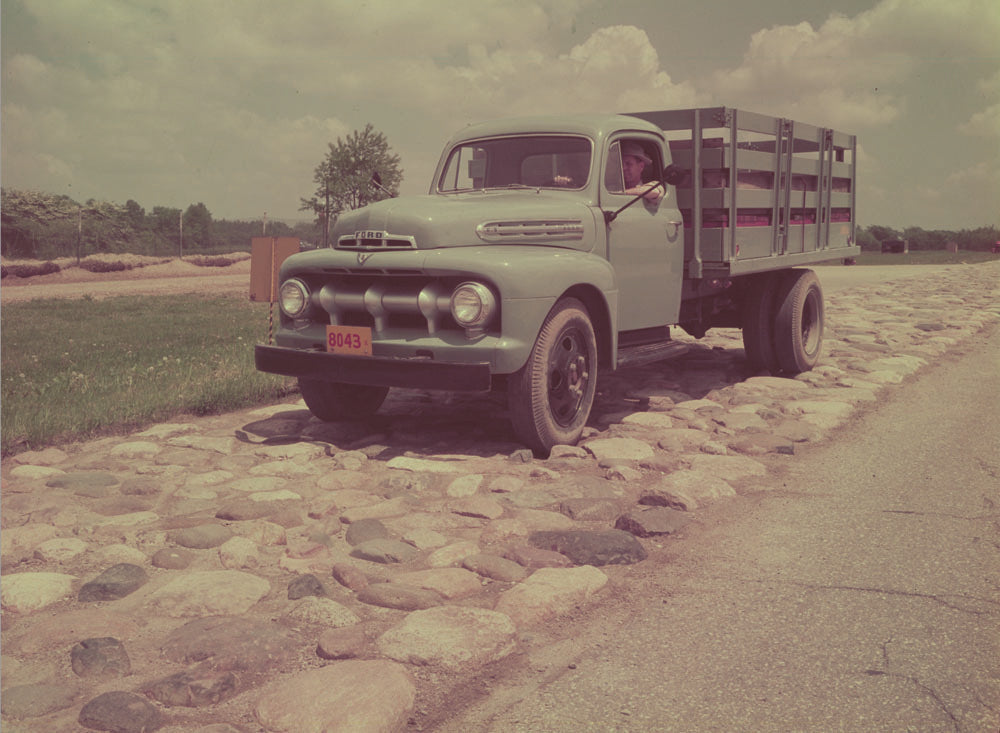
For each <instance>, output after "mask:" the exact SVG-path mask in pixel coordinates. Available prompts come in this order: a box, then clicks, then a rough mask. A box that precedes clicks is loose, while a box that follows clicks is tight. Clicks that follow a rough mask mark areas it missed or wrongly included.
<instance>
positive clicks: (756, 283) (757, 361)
mask: <svg viewBox="0 0 1000 733" xmlns="http://www.w3.org/2000/svg"><path fill="white" fill-rule="evenodd" d="M743 347H744V350H745V351H746V356H747V361H749V362H750V365H751V367H752V368H753V369H755V370H767V371H769V372H772V373H775V374H778V373H781V374H789V375H794V374H800V373H801V372H806V371H809V370H810V369H812V368H813V367H814V366H816V363H817V362H818V361H819V356H820V353H821V351H822V348H823V289H822V288H821V287H820V283H819V278H818V277H817V276H816V273H815V272H813V271H812V270H780V271H778V272H771V273H764V274H762V275H757V276H755V277H754V279H753V280H752V281H751V283H750V285H749V289H748V292H747V295H746V299H745V301H744V305H743Z"/></svg>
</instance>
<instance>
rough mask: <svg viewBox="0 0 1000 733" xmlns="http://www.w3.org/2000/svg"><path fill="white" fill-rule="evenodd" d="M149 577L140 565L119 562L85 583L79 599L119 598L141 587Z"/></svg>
mask: <svg viewBox="0 0 1000 733" xmlns="http://www.w3.org/2000/svg"><path fill="white" fill-rule="evenodd" d="M148 579H149V578H148V577H147V575H146V571H145V570H143V569H142V568H140V567H139V566H138V565H132V564H131V563H127V562H122V563H118V564H117V565H112V566H111V567H110V568H108V569H107V570H105V571H104V572H103V573H101V574H100V575H98V576H97V577H96V578H94V579H93V580H91V581H90V582H89V583H85V584H84V585H83V587H82V588H80V595H79V596H78V599H79V601H80V602H81V603H86V602H89V601H114V600H118V599H119V598H124V597H125V596H127V595H128V594H130V593H133V592H135V591H136V590H138V589H139V588H141V587H142V586H143V585H144V584H145V583H146V581H147V580H148Z"/></svg>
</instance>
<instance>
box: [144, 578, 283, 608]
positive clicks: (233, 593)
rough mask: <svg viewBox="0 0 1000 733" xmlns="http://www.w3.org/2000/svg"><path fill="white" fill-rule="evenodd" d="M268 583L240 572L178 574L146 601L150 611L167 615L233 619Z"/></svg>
mask: <svg viewBox="0 0 1000 733" xmlns="http://www.w3.org/2000/svg"><path fill="white" fill-rule="evenodd" d="M270 590H271V584H270V583H269V582H268V581H267V580H265V579H264V578H261V577H259V576H257V575H251V574H250V573H245V572H243V571H240V570H203V571H200V572H187V573H179V574H178V575H177V576H176V577H175V578H174V579H173V580H171V581H170V582H168V583H167V584H166V585H163V586H161V587H160V588H158V589H157V590H156V591H154V592H153V593H152V594H150V596H149V598H148V601H147V602H148V604H149V606H150V608H151V609H153V610H158V611H160V612H162V613H166V614H167V615H168V616H173V617H182V616H237V615H239V614H242V613H246V612H247V611H248V610H250V607H251V606H253V605H254V604H255V603H257V601H259V600H260V599H261V598H263V597H264V596H266V595H267V594H268V592H269V591H270Z"/></svg>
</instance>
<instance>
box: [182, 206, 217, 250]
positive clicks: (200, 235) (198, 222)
mask: <svg viewBox="0 0 1000 733" xmlns="http://www.w3.org/2000/svg"><path fill="white" fill-rule="evenodd" d="M212 240H213V237H212V214H211V212H210V211H209V210H208V207H206V206H205V204H203V203H201V202H200V201H199V202H198V203H197V204H191V205H190V206H188V207H187V211H185V212H184V247H185V248H193V247H197V248H198V249H208V248H210V247H211V246H212V244H213V241H212Z"/></svg>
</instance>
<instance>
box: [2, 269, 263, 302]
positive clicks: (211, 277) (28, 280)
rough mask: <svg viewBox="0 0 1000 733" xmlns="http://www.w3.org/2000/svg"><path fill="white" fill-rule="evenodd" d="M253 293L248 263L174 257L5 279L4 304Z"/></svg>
mask: <svg viewBox="0 0 1000 733" xmlns="http://www.w3.org/2000/svg"><path fill="white" fill-rule="evenodd" d="M60 266H61V265H60ZM249 290H250V260H248V259H244V260H241V261H238V262H235V263H233V264H230V265H227V266H225V267H204V266H200V265H196V264H194V263H193V262H191V261H186V260H180V259H172V260H168V261H166V262H162V261H161V262H158V263H157V264H142V265H138V266H135V265H133V266H132V268H131V269H128V270H118V271H115V272H91V271H89V270H86V269H84V268H81V267H75V266H67V267H63V268H62V269H61V270H60V271H59V272H54V273H51V274H48V275H36V276H33V277H24V278H22V277H16V276H13V275H8V276H7V277H5V278H4V279H3V280H2V281H0V302H2V303H9V302H20V301H25V300H35V299H39V298H83V297H91V298H106V297H113V296H118V295H142V294H148V295H176V294H183V293H205V294H214V295H217V294H227V295H236V294H240V293H243V294H244V295H249Z"/></svg>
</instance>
